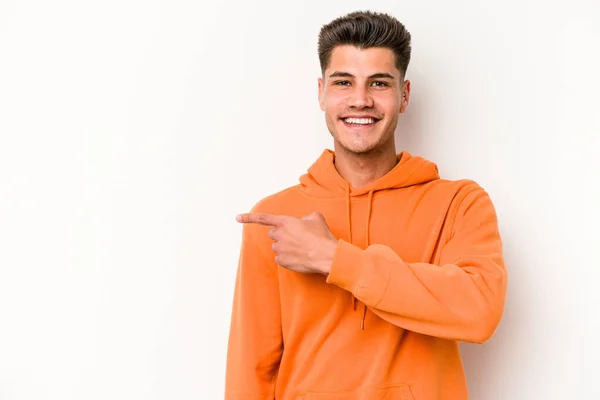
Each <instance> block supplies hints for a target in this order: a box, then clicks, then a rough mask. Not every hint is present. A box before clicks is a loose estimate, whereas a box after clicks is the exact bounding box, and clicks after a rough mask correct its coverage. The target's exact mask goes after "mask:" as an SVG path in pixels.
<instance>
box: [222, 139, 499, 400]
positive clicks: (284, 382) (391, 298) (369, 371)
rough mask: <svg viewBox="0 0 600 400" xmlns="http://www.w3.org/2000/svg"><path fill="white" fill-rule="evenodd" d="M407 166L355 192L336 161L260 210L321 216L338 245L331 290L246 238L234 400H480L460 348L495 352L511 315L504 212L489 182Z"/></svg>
mask: <svg viewBox="0 0 600 400" xmlns="http://www.w3.org/2000/svg"><path fill="white" fill-rule="evenodd" d="M398 157H399V159H400V162H399V163H398V164H397V165H396V166H395V167H394V168H393V169H392V170H391V171H390V172H388V173H387V174H386V175H385V176H383V177H381V178H379V179H377V180H376V181H374V182H372V183H371V184H369V185H367V186H365V187H362V188H353V187H351V186H350V185H349V184H348V183H347V182H346V181H345V180H344V179H343V178H342V177H341V176H340V175H339V173H338V172H337V170H336V169H335V166H334V153H333V152H332V151H330V150H325V151H324V152H323V154H322V155H321V157H319V159H318V160H317V161H316V162H315V163H314V164H313V165H312V166H311V167H310V169H309V170H308V174H306V175H303V176H302V177H301V178H300V184H299V185H296V186H293V187H291V188H288V189H286V190H283V191H281V192H279V193H277V194H274V195H272V196H269V197H267V198H266V199H264V200H262V201H260V202H259V203H258V204H257V205H256V206H255V207H254V208H253V210H252V211H253V212H260V213H272V214H283V215H290V216H295V217H302V216H305V215H307V214H310V213H312V212H314V211H319V212H321V213H322V214H323V216H324V217H325V220H326V221H327V224H328V225H329V228H330V229H331V231H332V233H333V234H334V235H335V236H336V237H338V238H339V241H338V245H337V248H336V253H335V256H334V260H333V263H332V265H331V272H330V274H329V275H328V276H327V277H325V276H323V275H320V274H301V273H297V272H293V271H290V270H287V269H285V268H282V267H280V266H278V265H276V264H275V260H274V257H275V253H274V252H273V250H272V247H271V245H272V240H271V239H270V238H269V237H268V235H267V233H268V230H269V229H270V228H269V227H267V226H261V225H252V224H250V225H244V228H243V238H242V247H241V253H240V260H239V265H238V273H237V278H236V287H235V294H234V304H233V306H234V307H233V314H232V321H231V330H230V338H229V348H228V355H227V371H226V388H225V398H226V399H227V400H234V399H235V400H258V399H260V400H273V399H277V400H301V399H302V400H380V399H381V400H383V399H386V400H409V399H417V400H432V399H443V400H453V399H467V386H466V381H465V376H464V371H463V366H462V362H461V357H460V353H459V346H458V341H467V342H477V343H481V342H484V341H486V340H487V339H488V338H490V337H491V336H492V334H493V333H494V331H495V329H496V326H497V325H498V323H499V321H500V319H501V316H502V313H503V309H504V300H505V294H506V271H505V269H504V262H503V256H502V243H501V239H500V236H499V233H498V226H497V220H496V213H495V210H494V207H493V205H492V202H491V200H490V198H489V196H488V195H487V193H486V192H485V191H484V190H483V189H481V188H480V187H479V186H478V185H477V184H476V183H474V182H472V181H448V180H442V179H440V177H439V175H438V172H437V167H436V165H435V164H433V163H431V162H429V161H427V160H425V159H423V158H420V157H413V156H411V154H409V153H407V152H403V153H401V154H399V155H398Z"/></svg>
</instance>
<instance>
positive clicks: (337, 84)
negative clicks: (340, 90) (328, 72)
mask: <svg viewBox="0 0 600 400" xmlns="http://www.w3.org/2000/svg"><path fill="white" fill-rule="evenodd" d="M333 84H334V85H336V86H348V85H350V81H335V82H333Z"/></svg>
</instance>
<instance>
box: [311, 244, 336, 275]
mask: <svg viewBox="0 0 600 400" xmlns="http://www.w3.org/2000/svg"><path fill="white" fill-rule="evenodd" d="M337 245H338V239H336V238H332V239H327V241H325V242H324V244H323V249H322V256H321V257H320V260H319V262H318V263H317V265H316V266H315V267H316V269H317V272H318V273H320V274H323V275H325V276H327V275H329V272H330V271H331V264H332V263H333V257H334V256H335V251H336V249H337Z"/></svg>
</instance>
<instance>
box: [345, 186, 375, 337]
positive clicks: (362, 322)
mask: <svg viewBox="0 0 600 400" xmlns="http://www.w3.org/2000/svg"><path fill="white" fill-rule="evenodd" d="M368 203H369V204H368V210H367V221H366V232H365V242H366V243H365V248H367V247H369V245H370V244H371V239H370V230H371V212H372V210H373V190H372V189H371V190H369V197H368ZM350 206H351V199H350V184H349V183H346V210H347V212H348V214H347V217H348V240H349V241H350V243H352V213H351V209H350ZM352 308H353V309H354V311H356V297H355V296H354V294H352ZM366 316H367V305H366V304H364V303H363V313H362V318H361V320H360V329H361V330H364V329H365V318H366Z"/></svg>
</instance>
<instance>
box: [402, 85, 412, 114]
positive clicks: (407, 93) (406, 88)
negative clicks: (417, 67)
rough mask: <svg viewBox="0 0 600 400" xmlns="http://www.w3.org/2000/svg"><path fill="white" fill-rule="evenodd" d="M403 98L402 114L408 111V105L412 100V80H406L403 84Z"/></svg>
mask: <svg viewBox="0 0 600 400" xmlns="http://www.w3.org/2000/svg"><path fill="white" fill-rule="evenodd" d="M401 96H402V98H401V99H400V114H402V113H403V112H405V111H406V107H408V102H409V101H410V81H409V80H405V81H404V83H403V84H402V92H401Z"/></svg>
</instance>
